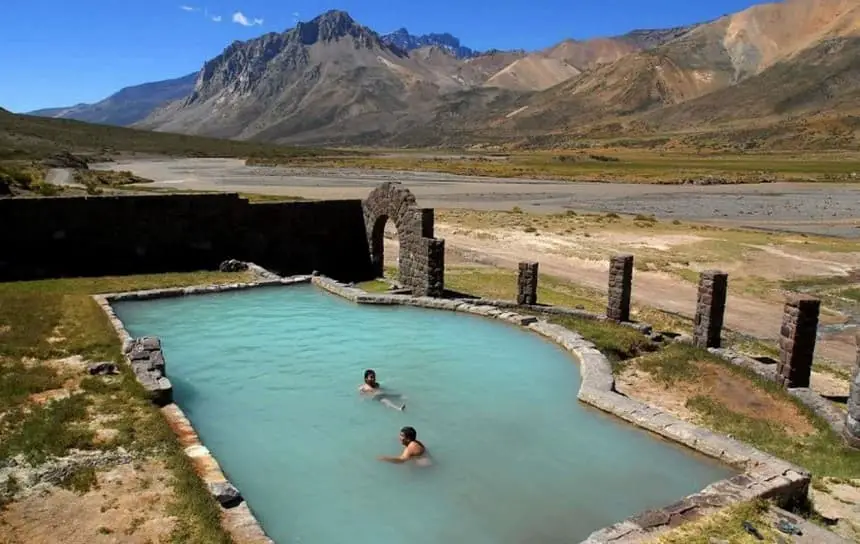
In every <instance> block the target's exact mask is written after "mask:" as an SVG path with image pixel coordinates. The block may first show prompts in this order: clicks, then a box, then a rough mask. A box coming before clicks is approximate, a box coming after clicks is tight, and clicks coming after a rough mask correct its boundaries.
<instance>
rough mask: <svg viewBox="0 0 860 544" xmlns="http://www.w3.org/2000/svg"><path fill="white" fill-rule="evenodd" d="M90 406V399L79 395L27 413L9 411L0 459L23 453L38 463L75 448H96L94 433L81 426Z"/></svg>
mask: <svg viewBox="0 0 860 544" xmlns="http://www.w3.org/2000/svg"><path fill="white" fill-rule="evenodd" d="M89 404H90V401H89V399H88V398H87V396H85V395H83V394H76V395H71V396H69V397H67V398H62V399H58V400H55V401H52V402H50V403H48V404H46V405H44V406H32V407H30V408H29V409H28V410H23V409H20V408H18V409H13V410H10V411H9V412H7V413H6V415H5V417H4V418H3V420H2V423H0V436H2V437H3V441H2V443H0V458H4V457H12V456H15V455H19V454H23V455H24V456H25V457H26V458H27V460H29V461H30V462H32V463H36V464H38V463H42V462H44V461H45V460H46V459H47V458H48V457H49V456H60V455H64V454H65V453H66V452H68V451H69V450H70V449H73V448H74V449H82V450H90V449H93V448H94V446H93V432H92V431H91V430H89V429H87V428H86V427H85V426H84V425H83V424H82V423H83V422H84V421H85V420H86V418H87V415H88V414H87V407H88V406H89Z"/></svg>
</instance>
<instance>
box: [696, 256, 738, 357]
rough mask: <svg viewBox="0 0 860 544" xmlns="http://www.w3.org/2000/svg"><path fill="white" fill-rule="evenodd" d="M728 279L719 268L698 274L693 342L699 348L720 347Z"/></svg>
mask: <svg viewBox="0 0 860 544" xmlns="http://www.w3.org/2000/svg"><path fill="white" fill-rule="evenodd" d="M728 280H729V276H728V274H726V273H725V272H720V271H719V270H707V271H705V272H702V273H701V274H700V275H699V293H698V298H697V299H696V316H695V319H694V321H693V343H694V344H695V345H696V346H698V347H700V348H718V347H720V335H721V333H722V329H723V317H724V316H725V313H726V295H727V294H728Z"/></svg>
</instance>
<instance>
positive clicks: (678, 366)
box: [636, 344, 716, 386]
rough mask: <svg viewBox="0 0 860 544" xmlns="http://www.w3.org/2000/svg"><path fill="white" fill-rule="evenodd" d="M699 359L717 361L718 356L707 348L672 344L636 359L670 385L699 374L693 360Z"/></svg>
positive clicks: (655, 376) (658, 378)
mask: <svg viewBox="0 0 860 544" xmlns="http://www.w3.org/2000/svg"><path fill="white" fill-rule="evenodd" d="M698 360H708V361H715V360H716V358H715V357H714V356H713V355H711V354H710V353H708V352H707V350H703V349H699V348H696V347H693V346H688V345H685V344H670V345H669V346H666V347H665V348H664V349H662V350H660V351H659V352H656V353H651V354H649V355H646V356H645V357H642V358H641V359H639V360H638V361H636V366H637V367H639V368H641V369H642V370H644V371H645V372H647V373H649V374H651V375H652V376H653V377H654V378H656V379H657V380H659V381H661V382H663V383H664V384H665V385H667V386H670V385H672V384H674V383H676V382H678V381H685V380H692V379H693V378H695V377H696V376H698V375H699V371H698V368H697V367H696V365H695V364H693V361H698Z"/></svg>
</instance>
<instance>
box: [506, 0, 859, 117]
mask: <svg viewBox="0 0 860 544" xmlns="http://www.w3.org/2000/svg"><path fill="white" fill-rule="evenodd" d="M858 30H860V0H788V1H786V2H782V3H776V4H764V5H760V6H756V7H753V8H750V9H747V10H745V11H743V12H740V13H737V14H734V15H730V16H727V17H723V18H721V19H718V20H716V21H713V22H711V23H707V24H704V25H700V26H698V27H696V28H694V29H692V30H691V31H689V32H687V33H685V34H683V35H681V36H680V37H677V38H675V39H673V40H671V41H669V42H667V43H665V44H663V45H661V46H659V47H656V48H653V49H649V50H643V51H640V52H637V53H633V54H630V55H627V56H624V57H622V58H620V59H619V60H618V61H616V62H613V63H611V64H606V65H602V66H599V67H597V68H596V69H594V70H591V71H589V72H585V73H583V74H581V75H579V76H576V77H574V78H572V79H570V80H568V81H566V82H564V83H562V84H560V85H558V86H556V87H553V88H552V89H549V90H547V91H546V92H544V93H539V94H538V95H536V96H535V97H534V99H533V100H531V101H530V102H529V104H528V108H527V110H525V111H524V112H523V113H522V114H520V115H518V116H516V118H514V119H512V120H511V121H510V122H509V123H507V125H508V127H507V128H509V129H511V130H516V129H517V128H518V127H519V128H523V129H528V128H530V127H533V126H538V125H539V126H543V127H545V128H557V129H563V127H565V126H569V125H571V124H578V125H581V124H582V123H592V122H599V121H600V120H602V119H606V118H607V117H612V116H629V115H636V114H640V113H643V112H647V111H651V110H659V109H660V108H664V107H667V106H672V105H675V104H682V103H684V102H687V101H689V100H694V99H697V98H699V97H702V96H706V95H708V94H710V93H714V92H716V91H720V90H722V89H727V91H726V92H731V91H729V90H728V89H732V88H733V86H735V85H737V84H738V83H740V82H743V81H744V80H746V79H748V78H750V77H754V76H756V75H758V74H760V73H762V72H764V71H765V70H767V69H768V68H770V67H771V66H774V65H775V64H777V63H780V62H786V63H791V62H794V60H793V58H794V57H795V56H797V55H798V54H799V53H800V52H802V51H804V50H805V49H808V48H810V47H814V46H815V44H816V43H819V42H820V41H821V40H823V39H833V38H838V37H842V36H852V35H856V34H858V33H859V32H858ZM775 90H776V89H773V88H762V89H760V90H759V92H760V93H762V94H768V93H770V92H773V91H775ZM727 106H728V105H727ZM728 107H731V106H728ZM659 115H660V114H658V113H655V116H658V117H659ZM689 120H691V121H692V118H690V119H689Z"/></svg>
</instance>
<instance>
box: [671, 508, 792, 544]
mask: <svg viewBox="0 0 860 544" xmlns="http://www.w3.org/2000/svg"><path fill="white" fill-rule="evenodd" d="M768 508H769V503H768V502H767V501H764V500H755V501H749V502H742V503H737V504H733V505H732V506H729V507H727V508H725V509H723V510H721V511H719V512H717V513H715V514H713V515H711V516H707V517H705V518H702V519H700V520H696V521H694V522H691V523H687V524H684V525H682V526H680V527H678V528H676V529H673V530H670V531H668V532H666V533H664V534H663V535H661V536H660V537H659V538H657V539H656V541H655V543H656V544H712V543H713V542H715V541H726V542H731V543H732V544H752V543H758V542H762V541H761V540H758V539H757V538H755V537H754V536H752V535H750V534H749V533H747V532H746V531H745V530H744V528H743V523H744V522H745V521H748V522H750V523H752V524H753V526H754V527H755V528H756V529H758V530H759V532H760V533H761V534H762V537H764V542H778V540H777V532H776V531H775V530H774V529H773V528H771V527H770V524H768V523H766V520H765V514H766V513H767V511H768Z"/></svg>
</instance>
